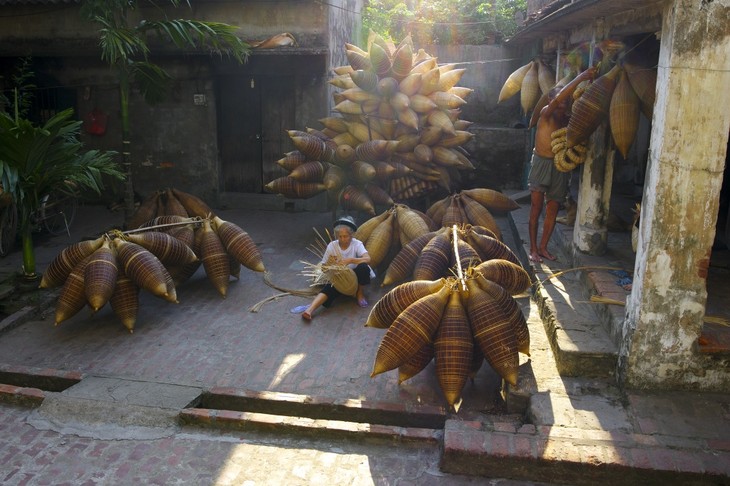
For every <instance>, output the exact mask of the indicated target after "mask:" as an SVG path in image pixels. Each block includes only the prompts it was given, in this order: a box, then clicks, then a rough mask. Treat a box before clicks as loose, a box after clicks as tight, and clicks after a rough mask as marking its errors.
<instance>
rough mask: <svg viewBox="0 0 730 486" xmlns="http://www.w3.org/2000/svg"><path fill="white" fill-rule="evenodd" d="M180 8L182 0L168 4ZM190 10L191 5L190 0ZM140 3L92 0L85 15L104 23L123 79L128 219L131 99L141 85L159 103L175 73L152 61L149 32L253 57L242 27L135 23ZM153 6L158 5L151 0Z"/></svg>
mask: <svg viewBox="0 0 730 486" xmlns="http://www.w3.org/2000/svg"><path fill="white" fill-rule="evenodd" d="M169 1H170V4H171V5H172V6H173V7H175V8H177V7H179V5H180V1H179V0H169ZM186 3H187V4H188V6H190V3H189V1H186ZM138 4H139V2H138V1H137V0H87V1H85V2H84V3H83V5H82V7H81V9H82V10H81V12H82V15H83V16H84V17H86V18H87V19H89V20H91V21H93V22H95V23H97V24H99V26H100V29H99V36H100V46H101V59H102V60H103V61H105V62H107V63H109V65H110V66H111V67H112V68H113V69H114V70H115V71H116V73H117V77H118V79H119V99H120V111H121V118H122V144H123V150H122V164H123V166H124V169H125V171H126V173H127V184H126V188H125V211H126V213H127V214H126V216H127V217H129V216H131V214H132V212H133V210H134V181H133V177H132V163H131V161H130V160H129V149H130V145H131V142H130V129H129V95H130V89H131V86H132V84H136V86H137V87H138V88H139V90H140V92H141V93H142V95H143V97H144V99H145V101H147V102H149V103H154V102H156V101H159V100H161V99H162V98H163V96H164V94H165V93H166V91H167V84H168V81H169V80H170V79H171V78H170V75H169V74H168V73H167V72H166V71H165V70H164V69H163V68H161V67H160V66H158V65H156V64H154V63H152V62H150V61H149V59H148V55H149V53H150V49H149V45H148V39H149V38H150V37H149V36H150V34H154V35H155V36H156V37H162V38H166V39H169V40H170V41H172V43H173V44H174V45H175V46H176V47H178V48H181V49H182V48H193V49H199V48H202V47H206V48H208V49H210V50H211V52H213V53H216V54H219V55H223V54H226V55H229V56H232V57H233V58H234V59H236V60H237V61H238V62H240V63H243V62H246V60H247V59H248V54H249V52H250V48H249V45H248V44H246V43H245V42H244V41H242V40H241V39H240V38H239V37H237V36H236V35H235V31H236V30H237V27H235V26H232V25H228V24H224V23H221V22H204V21H199V20H185V19H175V20H159V21H147V20H142V21H140V22H139V23H138V24H137V25H135V26H132V25H130V20H129V14H130V12H133V11H135V10H137V8H138V6H139V5H138ZM150 5H154V4H153V3H152V2H150Z"/></svg>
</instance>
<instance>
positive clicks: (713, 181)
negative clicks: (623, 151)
mask: <svg viewBox="0 0 730 486" xmlns="http://www.w3.org/2000/svg"><path fill="white" fill-rule="evenodd" d="M728 18H730V0H717V1H714V2H708V1H703V0H695V1H690V0H676V1H674V2H670V4H669V5H668V6H667V8H666V9H665V11H664V21H663V27H662V32H661V35H662V47H661V52H660V57H659V67H658V80H657V100H656V105H655V109H654V117H653V126H652V137H651V146H650V160H649V167H648V171H647V180H646V184H645V188H644V199H643V204H642V218H641V227H640V236H639V250H638V253H637V262H638V263H637V267H636V269H635V278H634V286H633V290H632V293H631V297H630V299H629V301H628V302H627V318H626V320H625V322H624V330H623V345H622V347H621V350H620V372H621V375H622V377H623V379H624V381H625V383H626V384H627V385H628V386H630V387H637V388H656V387H661V388H670V389H671V388H697V389H705V390H720V391H727V390H728V389H730V373H729V372H728V371H730V360H727V359H716V358H711V357H706V356H702V355H699V354H698V353H697V352H696V348H695V342H696V340H697V338H698V337H699V334H700V331H701V327H702V319H703V316H704V312H705V302H706V297H707V292H706V280H705V278H706V275H707V266H708V265H709V255H710V252H711V248H712V243H713V239H714V233H715V218H716V215H717V209H718V196H719V192H720V185H721V183H722V172H723V168H724V163H725V152H726V144H727V137H728V131H729V129H730V113H729V112H728V106H730V91H728V90H727V89H725V87H726V86H728V84H729V83H730V70H729V69H728V68H729V67H730V25H729V24H728V22H727V19H728ZM709 93H712V94H711V95H710V94H709ZM698 195H701V197H698Z"/></svg>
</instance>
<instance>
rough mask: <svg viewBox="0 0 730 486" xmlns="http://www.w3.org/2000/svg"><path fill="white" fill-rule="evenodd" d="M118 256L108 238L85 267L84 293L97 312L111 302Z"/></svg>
mask: <svg viewBox="0 0 730 486" xmlns="http://www.w3.org/2000/svg"><path fill="white" fill-rule="evenodd" d="M117 273H118V269H117V258H116V255H115V254H114V251H113V250H112V248H111V245H110V244H109V241H108V240H105V241H104V243H102V245H101V247H99V248H98V249H97V250H96V251H95V252H94V253H92V254H91V256H90V257H89V261H88V262H87V264H86V268H85V269H84V293H85V295H86V300H87V302H88V303H89V307H91V309H92V310H93V311H94V312H96V311H98V310H99V309H101V308H102V307H104V306H105V305H106V303H107V302H109V298H110V297H111V296H112V293H113V292H114V285H115V284H116V282H117Z"/></svg>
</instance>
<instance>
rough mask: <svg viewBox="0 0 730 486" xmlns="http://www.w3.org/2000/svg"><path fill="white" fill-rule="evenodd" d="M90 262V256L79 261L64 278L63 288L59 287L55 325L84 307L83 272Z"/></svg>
mask: <svg viewBox="0 0 730 486" xmlns="http://www.w3.org/2000/svg"><path fill="white" fill-rule="evenodd" d="M90 260H91V256H88V257H86V258H84V259H83V260H81V261H80V262H79V263H77V264H76V265H75V266H74V268H73V269H72V270H71V272H70V273H69V274H68V277H66V281H65V282H64V284H63V287H61V291H60V292H59V294H58V300H57V302H56V318H55V325H59V324H60V323H62V322H63V321H65V320H67V319H70V318H71V317H73V316H75V315H76V314H77V313H78V312H79V311H80V310H81V309H83V308H84V307H85V306H86V302H87V301H86V290H85V285H84V272H85V271H86V265H87V264H88V263H89V261H90Z"/></svg>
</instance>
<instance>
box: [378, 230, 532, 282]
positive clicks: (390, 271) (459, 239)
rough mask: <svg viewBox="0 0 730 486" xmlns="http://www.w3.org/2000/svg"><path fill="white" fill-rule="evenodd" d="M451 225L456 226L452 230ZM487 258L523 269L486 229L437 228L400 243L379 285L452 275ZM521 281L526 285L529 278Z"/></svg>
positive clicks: (509, 251) (514, 257)
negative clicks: (399, 248)
mask: <svg viewBox="0 0 730 486" xmlns="http://www.w3.org/2000/svg"><path fill="white" fill-rule="evenodd" d="M453 228H457V229H456V231H453ZM489 261H498V262H501V263H500V264H499V265H501V266H503V267H505V268H507V269H509V268H512V267H517V269H519V270H522V272H524V269H522V264H521V263H520V261H519V259H518V258H517V255H515V254H514V252H513V251H512V250H511V249H510V248H509V247H508V246H507V245H505V244H504V243H502V242H501V241H500V240H499V239H497V238H495V237H494V233H492V232H491V231H489V230H488V229H487V228H484V227H483V226H473V225H470V224H465V225H454V226H453V227H452V228H441V229H439V230H436V231H431V232H428V233H425V234H423V235H422V236H419V237H418V238H415V239H414V240H413V241H411V242H410V243H408V244H406V245H405V246H403V248H401V250H400V251H399V252H398V253H397V254H396V255H395V257H394V258H393V259H392V260H391V262H390V264H389V265H388V267H387V269H386V271H385V275H384V276H383V282H382V286H389V285H394V284H398V283H401V282H405V281H408V280H434V279H438V278H441V277H447V276H453V275H457V274H458V272H459V269H463V270H466V269H468V268H470V267H475V266H478V265H480V264H481V263H482V262H489ZM506 271H508V270H506ZM515 272H518V270H515ZM518 273H519V272H518ZM524 275H527V274H526V273H525V274H524ZM524 283H526V286H529V283H530V280H529V278H527V280H526V281H525V282H524ZM523 290H524V289H523Z"/></svg>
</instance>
